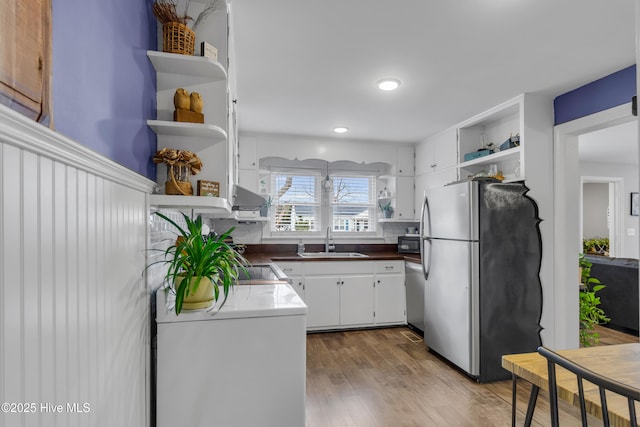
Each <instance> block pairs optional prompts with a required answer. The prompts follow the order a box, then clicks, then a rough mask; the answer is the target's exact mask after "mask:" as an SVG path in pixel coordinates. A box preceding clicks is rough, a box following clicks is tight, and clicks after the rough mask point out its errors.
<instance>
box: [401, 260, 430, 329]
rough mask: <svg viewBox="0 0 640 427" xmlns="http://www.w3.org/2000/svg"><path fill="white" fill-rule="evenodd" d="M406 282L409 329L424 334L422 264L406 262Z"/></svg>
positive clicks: (423, 279)
mask: <svg viewBox="0 0 640 427" xmlns="http://www.w3.org/2000/svg"><path fill="white" fill-rule="evenodd" d="M404 271H405V280H406V282H407V323H408V324H409V327H410V328H411V329H413V330H415V331H416V332H419V333H420V334H424V286H425V282H426V280H425V278H424V274H423V273H422V264H420V263H416V262H411V261H405V262H404Z"/></svg>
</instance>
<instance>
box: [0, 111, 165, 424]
mask: <svg viewBox="0 0 640 427" xmlns="http://www.w3.org/2000/svg"><path fill="white" fill-rule="evenodd" d="M0 178H1V181H0V351H1V357H0V378H1V379H2V382H1V383H0V402H9V403H16V404H20V403H33V407H32V409H33V413H24V412H20V413H2V414H0V425H2V426H5V425H6V426H18V425H22V426H25V425H29V426H35V425H39V426H54V425H55V426H70V427H73V426H104V427H111V426H130V427H138V426H145V425H149V416H148V415H149V402H150V396H149V386H148V384H149V374H150V371H149V321H150V319H149V298H148V293H147V291H146V288H145V281H144V277H143V275H142V272H143V269H144V265H145V248H146V230H147V221H148V214H147V211H148V208H147V203H148V202H147V198H148V196H147V193H149V192H150V191H151V190H152V188H153V183H152V182H151V181H149V180H147V179H145V178H143V177H141V176H140V175H137V174H135V173H133V172H131V171H129V170H128V169H125V168H124V167H121V166H119V165H116V164H115V163H113V162H111V161H109V160H107V159H105V158H103V157H101V156H99V155H97V154H95V153H93V152H91V151H90V150H88V149H86V148H84V147H82V146H80V145H79V144H76V143H74V142H73V141H70V140H69V139H67V138H65V137H62V136H60V135H58V134H56V133H54V132H52V131H50V130H49V129H46V128H44V127H42V126H40V125H37V124H35V123H33V122H31V121H29V120H27V119H25V118H24V117H22V116H20V115H18V114H16V113H14V112H13V111H9V110H8V109H7V108H5V107H4V106H2V105H0ZM45 403H51V404H54V405H62V411H61V413H56V414H54V413H51V412H47V411H46V410H45V409H43V407H42V406H41V405H43V404H45ZM67 403H69V404H72V405H73V404H78V405H79V406H77V407H76V408H75V409H80V410H82V411H84V412H83V413H71V412H69V409H70V408H68V407H67ZM71 409H73V408H71Z"/></svg>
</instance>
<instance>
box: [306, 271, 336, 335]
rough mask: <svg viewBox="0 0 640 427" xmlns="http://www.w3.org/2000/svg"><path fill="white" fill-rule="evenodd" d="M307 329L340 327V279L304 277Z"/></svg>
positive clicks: (332, 277)
mask: <svg viewBox="0 0 640 427" xmlns="http://www.w3.org/2000/svg"><path fill="white" fill-rule="evenodd" d="M304 284H305V298H306V302H305V304H307V308H308V310H309V311H308V312H307V329H312V328H315V327H321V326H339V325H340V286H339V284H340V278H339V277H338V276H319V277H305V283H304Z"/></svg>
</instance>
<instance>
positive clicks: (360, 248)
mask: <svg viewBox="0 0 640 427" xmlns="http://www.w3.org/2000/svg"><path fill="white" fill-rule="evenodd" d="M296 249H297V245H295V244H282V245H279V244H274V245H247V248H246V251H245V253H244V256H245V258H247V260H249V262H251V263H252V264H259V263H269V262H276V263H277V262H278V261H299V262H300V261H304V262H315V261H337V262H341V261H385V260H394V261H404V260H406V261H411V262H417V263H419V262H420V254H401V253H398V251H397V246H396V245H394V244H379V245H365V244H362V245H336V250H335V252H359V253H362V254H365V255H368V257H366V258H332V257H327V258H323V257H314V258H303V257H300V256H298V254H297V253H296ZM323 250H324V247H323V245H317V244H316V245H306V251H307V252H322V251H323Z"/></svg>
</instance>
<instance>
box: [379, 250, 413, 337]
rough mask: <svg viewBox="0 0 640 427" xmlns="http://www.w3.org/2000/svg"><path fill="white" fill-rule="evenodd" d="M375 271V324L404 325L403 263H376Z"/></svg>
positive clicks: (404, 292)
mask: <svg viewBox="0 0 640 427" xmlns="http://www.w3.org/2000/svg"><path fill="white" fill-rule="evenodd" d="M375 270H376V271H375V278H376V282H375V294H376V304H375V307H376V308H375V323H376V324H394V323H398V322H402V323H406V321H407V309H406V306H407V298H406V290H405V276H404V261H378V262H376V265H375Z"/></svg>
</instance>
